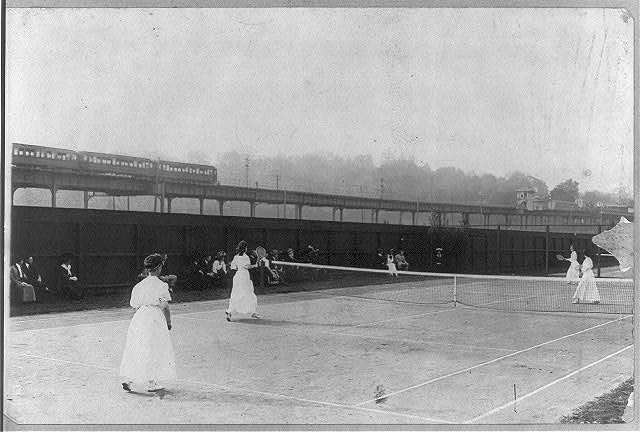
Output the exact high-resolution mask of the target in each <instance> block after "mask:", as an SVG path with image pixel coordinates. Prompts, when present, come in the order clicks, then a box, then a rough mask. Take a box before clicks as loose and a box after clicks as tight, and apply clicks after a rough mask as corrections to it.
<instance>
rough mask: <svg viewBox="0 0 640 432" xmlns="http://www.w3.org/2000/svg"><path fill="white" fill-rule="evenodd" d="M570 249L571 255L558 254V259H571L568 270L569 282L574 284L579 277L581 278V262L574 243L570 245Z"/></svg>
mask: <svg viewBox="0 0 640 432" xmlns="http://www.w3.org/2000/svg"><path fill="white" fill-rule="evenodd" d="M569 250H570V251H571V254H570V257H569V258H565V257H563V256H562V255H560V254H558V255H556V258H558V261H569V263H570V264H569V269H568V270H567V276H566V277H567V283H568V284H572V283H576V282H575V281H576V280H577V279H580V263H579V262H578V253H577V252H576V250H575V249H574V247H573V245H570V246H569Z"/></svg>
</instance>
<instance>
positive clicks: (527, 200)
mask: <svg viewBox="0 0 640 432" xmlns="http://www.w3.org/2000/svg"><path fill="white" fill-rule="evenodd" d="M535 193H536V190H535V189H533V188H529V187H526V188H518V189H516V208H519V209H529V206H533V199H534V194H535Z"/></svg>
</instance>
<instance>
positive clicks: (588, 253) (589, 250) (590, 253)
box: [583, 248, 593, 257]
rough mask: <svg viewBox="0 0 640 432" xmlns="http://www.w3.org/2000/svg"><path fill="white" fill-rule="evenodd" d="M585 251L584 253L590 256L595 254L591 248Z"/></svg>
mask: <svg viewBox="0 0 640 432" xmlns="http://www.w3.org/2000/svg"><path fill="white" fill-rule="evenodd" d="M583 253H584V256H588V257H592V256H593V252H592V251H591V249H589V248H586V249H585V250H584V252H583Z"/></svg>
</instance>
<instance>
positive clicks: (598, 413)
mask: <svg viewBox="0 0 640 432" xmlns="http://www.w3.org/2000/svg"><path fill="white" fill-rule="evenodd" d="M632 391H633V378H629V379H628V380H626V381H625V382H623V383H622V384H620V385H619V386H618V387H616V388H615V389H613V390H611V391H610V392H609V393H605V394H603V395H602V396H598V397H597V398H595V400H593V401H591V402H587V403H586V404H584V405H582V406H581V407H579V408H577V409H576V410H575V411H574V412H573V413H572V414H571V415H568V416H564V417H562V418H561V419H560V423H578V424H587V423H588V424H618V423H624V421H623V420H622V414H623V413H624V409H625V408H626V407H627V401H628V399H629V395H630V394H631V392H632Z"/></svg>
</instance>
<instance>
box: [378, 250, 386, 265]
mask: <svg viewBox="0 0 640 432" xmlns="http://www.w3.org/2000/svg"><path fill="white" fill-rule="evenodd" d="M375 267H376V268H381V269H386V268H387V255H385V253H384V251H383V250H382V249H378V250H377V251H376V256H375Z"/></svg>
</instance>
